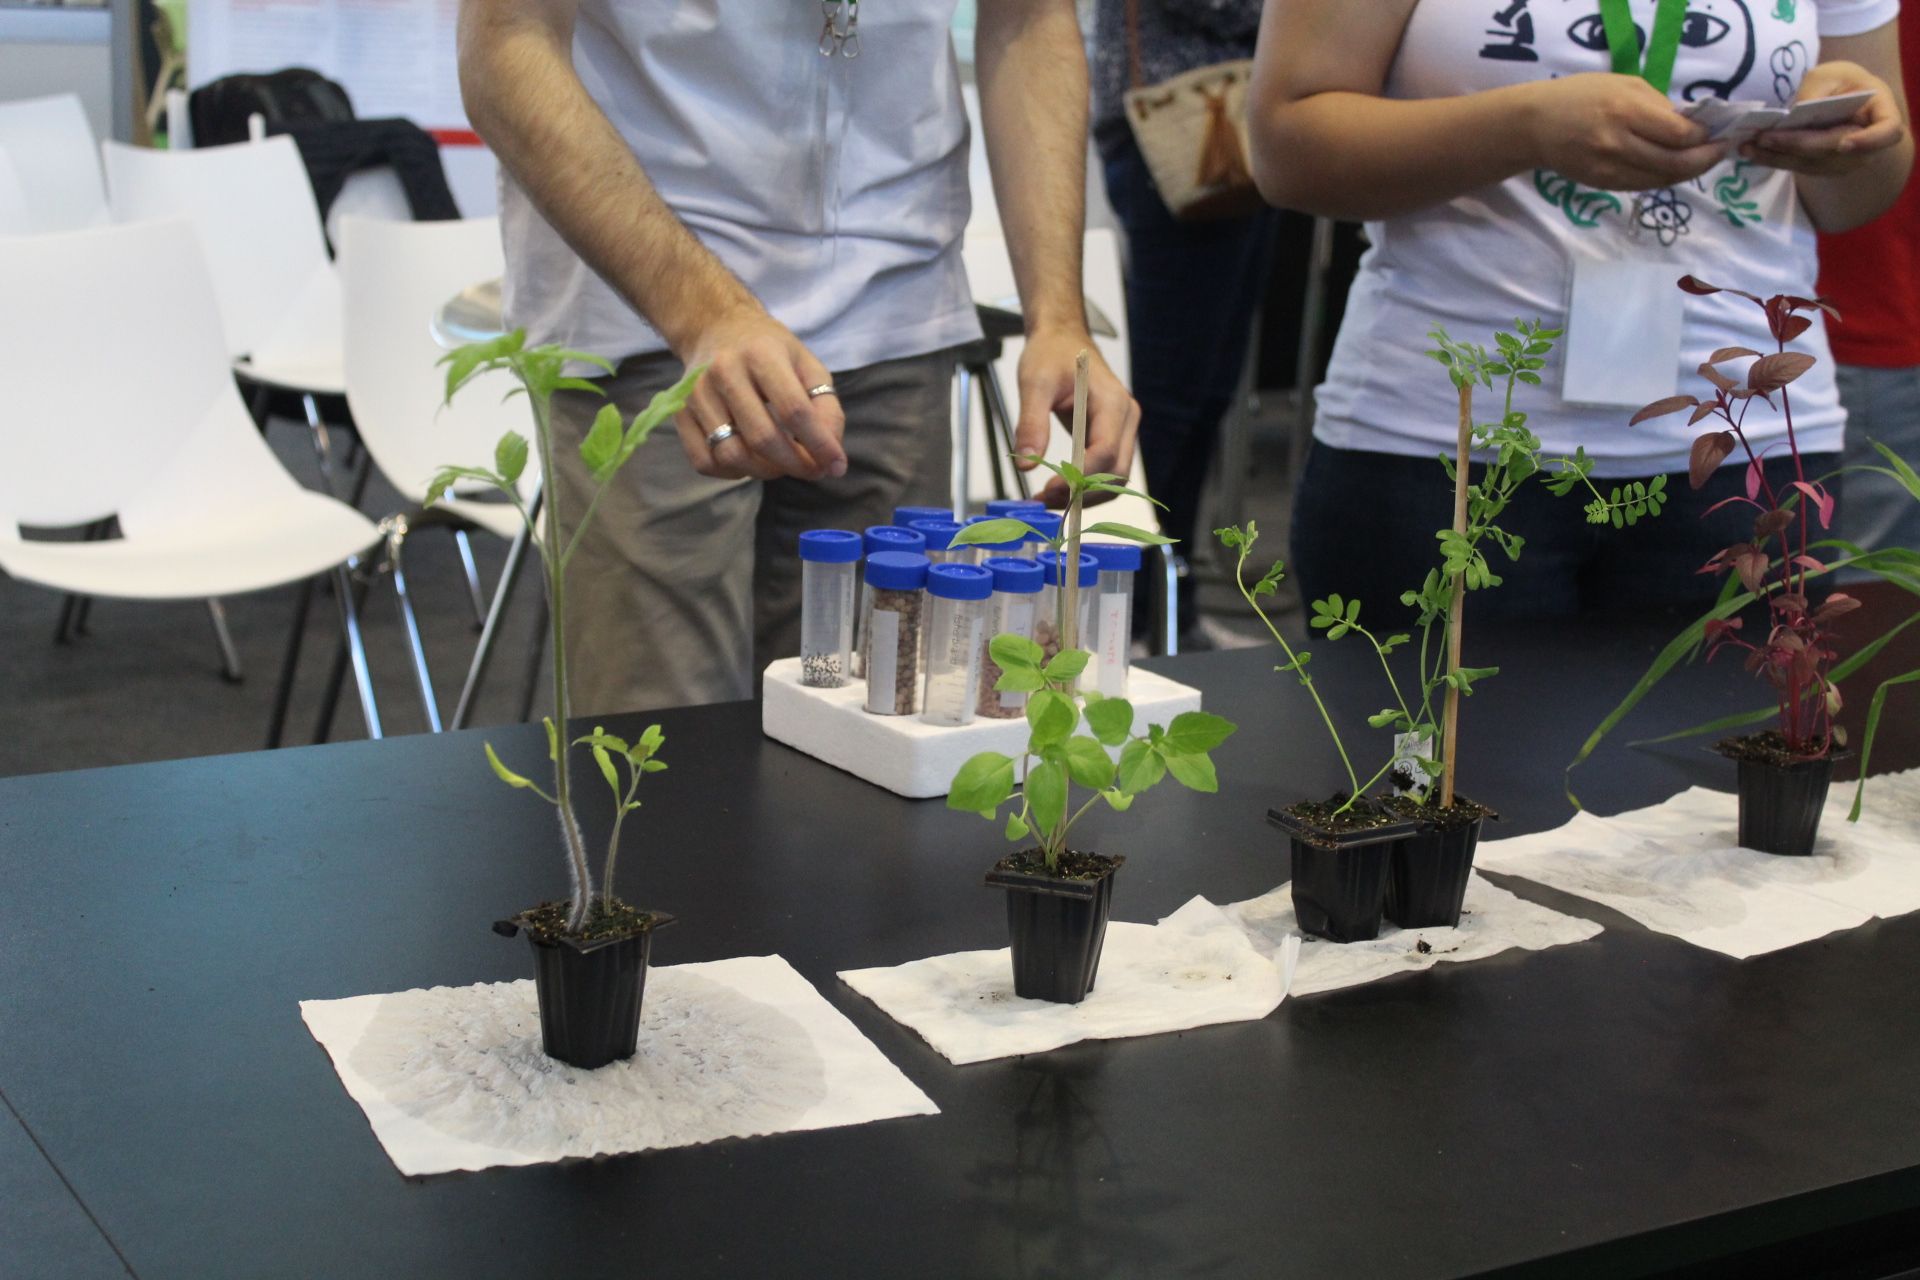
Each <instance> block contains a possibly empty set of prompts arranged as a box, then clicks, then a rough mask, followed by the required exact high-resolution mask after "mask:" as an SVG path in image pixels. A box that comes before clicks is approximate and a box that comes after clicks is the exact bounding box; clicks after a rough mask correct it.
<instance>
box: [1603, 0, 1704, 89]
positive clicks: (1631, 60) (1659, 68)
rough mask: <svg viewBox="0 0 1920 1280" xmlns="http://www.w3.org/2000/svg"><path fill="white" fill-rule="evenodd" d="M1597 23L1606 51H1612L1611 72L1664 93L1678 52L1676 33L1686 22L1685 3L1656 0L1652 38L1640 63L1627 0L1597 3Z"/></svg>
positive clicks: (1683, 0) (1685, 1)
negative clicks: (1642, 81) (1604, 37)
mask: <svg viewBox="0 0 1920 1280" xmlns="http://www.w3.org/2000/svg"><path fill="white" fill-rule="evenodd" d="M1600 21H1601V22H1602V23H1603V24H1604V25H1605V27H1606V30H1607V48H1609V49H1611V50H1612V51H1613V69H1614V70H1615V71H1617V72H1618V73H1620V74H1621V75H1623V76H1640V77H1642V78H1643V79H1645V80H1646V82H1647V83H1648V84H1650V85H1652V86H1653V87H1654V88H1656V89H1658V90H1659V91H1660V92H1662V93H1665V92H1667V89H1668V87H1669V86H1670V85H1672V84H1673V61H1674V58H1675V57H1677V56H1678V55H1679V53H1680V30H1681V28H1682V27H1684V26H1685V25H1686V21H1687V0H1660V7H1659V10H1658V11H1657V12H1656V13H1655V14H1654V19H1653V35H1652V36H1650V37H1649V38H1648V39H1647V60H1646V64H1645V65H1644V66H1642V65H1641V62H1640V32H1639V30H1638V29H1637V28H1636V27H1635V26H1634V25H1633V10H1632V9H1631V8H1629V7H1628V3H1627V0H1600Z"/></svg>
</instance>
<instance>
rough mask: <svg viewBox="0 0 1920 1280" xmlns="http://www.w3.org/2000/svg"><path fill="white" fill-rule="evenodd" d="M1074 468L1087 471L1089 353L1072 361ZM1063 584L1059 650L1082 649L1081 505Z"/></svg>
mask: <svg viewBox="0 0 1920 1280" xmlns="http://www.w3.org/2000/svg"><path fill="white" fill-rule="evenodd" d="M1073 465H1074V468H1075V469H1076V470H1078V471H1081V472H1085V471H1086V469H1087V353H1086V352H1085V351H1084V350H1083V351H1081V352H1080V354H1079V355H1077V356H1075V357H1074V358H1073ZM1060 581H1061V584H1062V586H1063V587H1064V588H1065V590H1064V593H1063V594H1064V597H1065V599H1066V602H1067V616H1066V618H1065V620H1064V625H1062V627H1061V628H1060V637H1061V638H1060V648H1061V650H1062V651H1063V652H1064V651H1065V650H1067V649H1078V648H1079V647H1080V503H1079V502H1075V503H1074V504H1073V509H1072V510H1071V511H1069V512H1068V513H1067V550H1066V558H1065V562H1064V563H1063V564H1061V566H1060Z"/></svg>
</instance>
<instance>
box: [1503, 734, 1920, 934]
mask: <svg viewBox="0 0 1920 1280" xmlns="http://www.w3.org/2000/svg"><path fill="white" fill-rule="evenodd" d="M1867 801H1868V807H1867V809H1866V810H1865V811H1864V812H1863V813H1862V815H1861V819H1860V821H1859V822H1858V823H1850V822H1848V821H1847V810H1848V809H1849V808H1851V807H1852V804H1853V788H1852V787H1851V786H1847V785H1845V784H1843V783H1839V782H1836V783H1835V784H1834V787H1833V790H1832V792H1831V793H1830V794H1829V795H1828V797H1827V807H1826V810H1825V812H1823V813H1822V814H1821V818H1820V837H1819V840H1818V842H1817V843H1816V844H1815V845H1814V853H1813V854H1812V856H1810V857H1804V858H1796V857H1783V856H1781V855H1778V854H1770V853H1756V852H1754V851H1753V850H1751V849H1742V848H1740V847H1739V846H1738V844H1737V843H1736V840H1737V839H1738V820H1739V801H1738V799H1737V798H1736V797H1735V796H1734V795H1732V794H1731V793H1729V792H1725V791H1709V790H1707V789H1705V788H1703V787H1692V788H1689V789H1688V790H1686V791H1683V792H1681V793H1680V794H1679V795H1677V796H1674V797H1673V798H1672V799H1670V800H1665V801H1662V802H1661V803H1660V804H1657V805H1651V806H1649V807H1647V808H1644V809H1635V810H1631V811H1629V812H1627V813H1622V814H1617V815H1615V816H1613V817H1611V818H1602V817H1599V816H1597V815H1595V814H1592V813H1585V812H1582V813H1577V814H1575V815H1574V816H1573V818H1572V819H1571V820H1570V821H1568V822H1567V823H1566V824H1565V825H1564V826H1561V827H1557V828H1555V829H1554V830H1552V831H1545V832H1540V833H1538V834H1535V835H1530V836H1518V837H1515V838H1513V839H1510V840H1492V841H1486V842H1484V843H1482V844H1481V846H1480V855H1479V864H1480V865H1481V866H1482V867H1485V868H1486V869H1487V870H1489V871H1498V872H1503V873H1506V874H1508V875H1515V876H1523V877H1525V878H1526V879H1528V880H1533V881H1537V882H1538V883H1540V884H1544V885H1547V886H1549V887H1551V888H1554V889H1560V890H1563V891H1565V892H1567V893H1571V894H1576V895H1578V896H1579V897H1582V898H1587V899H1590V900H1592V901H1594V902H1598V903H1601V904H1602V905H1604V906H1608V907H1612V908H1613V909H1614V910H1616V911H1618V912H1620V913H1621V914H1623V915H1626V916H1629V917H1631V918H1632V919H1634V920H1637V921H1639V922H1640V923H1641V924H1644V925H1646V926H1647V928H1649V929H1653V930H1656V931H1657V932H1660V933H1668V934H1672V935H1673V936H1675V937H1677V938H1682V939H1684V940H1686V941H1688V942H1691V943H1693V944H1694V945H1696V946H1701V947H1706V948H1707V949H1709V950H1712V951H1718V952H1721V953H1722V954H1724V955H1730V956H1734V957H1736V958H1744V957H1747V956H1754V955H1761V954H1764V953H1765V952H1768V951H1778V950H1780V949H1781V948H1783V947H1791V946H1794V945H1796V944H1798V943H1802V942H1808V941H1811V940H1812V939H1814V938H1820V937H1825V936H1826V935H1827V934H1829V933H1833V932H1835V931H1836V930H1840V929H1851V928H1853V927H1855V926H1856V925H1861V924H1865V923H1866V922H1867V921H1868V920H1871V919H1873V918H1874V917H1875V916H1897V915H1904V914H1905V913H1907V912H1909V911H1913V910H1916V909H1920V770H1908V771H1907V772H1905V773H1897V774H1888V775H1885V776H1883V777H1878V778H1874V779H1872V780H1871V781H1869V782H1868V784H1867Z"/></svg>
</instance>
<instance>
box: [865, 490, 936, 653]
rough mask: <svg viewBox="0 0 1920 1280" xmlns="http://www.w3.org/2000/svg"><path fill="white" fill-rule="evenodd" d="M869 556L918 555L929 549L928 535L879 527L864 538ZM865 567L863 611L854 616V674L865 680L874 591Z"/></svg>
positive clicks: (884, 526)
mask: <svg viewBox="0 0 1920 1280" xmlns="http://www.w3.org/2000/svg"><path fill="white" fill-rule="evenodd" d="M861 540H862V544H863V547H862V549H863V550H864V551H865V552H866V554H867V555H872V554H873V553H874V552H876V551H911V552H914V553H915V554H916V555H917V554H919V553H921V552H924V551H925V550H926V549H927V538H926V535H925V534H922V533H915V532H914V531H913V530H911V529H907V528H903V527H901V526H899V525H891V524H876V525H874V526H872V527H871V528H869V529H868V530H867V531H866V532H865V533H864V534H862V535H861ZM865 567H866V566H865V564H864V563H863V564H862V566H861V570H862V572H861V582H860V608H859V610H858V611H857V612H856V613H855V614H854V621H853V625H854V637H853V674H854V676H855V677H856V678H858V679H862V680H864V679H865V678H866V675H867V615H868V614H870V613H872V612H873V588H872V587H870V586H868V585H867V583H866V574H865Z"/></svg>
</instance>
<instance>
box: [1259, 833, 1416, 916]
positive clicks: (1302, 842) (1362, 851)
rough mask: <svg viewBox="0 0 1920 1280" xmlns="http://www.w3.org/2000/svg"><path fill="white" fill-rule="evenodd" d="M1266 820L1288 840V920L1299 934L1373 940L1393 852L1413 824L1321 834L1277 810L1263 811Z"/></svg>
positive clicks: (1384, 897)
mask: <svg viewBox="0 0 1920 1280" xmlns="http://www.w3.org/2000/svg"><path fill="white" fill-rule="evenodd" d="M1267 821H1269V822H1271V823H1272V824H1273V825H1274V826H1276V827H1279V828H1280V829H1281V830H1282V831H1285V832H1286V833H1287V835H1288V836H1289V838H1290V839H1289V843H1290V844H1291V846H1292V855H1293V915H1294V919H1295V920H1296V921H1297V922H1298V923H1299V925H1300V931H1301V932H1302V933H1306V934H1311V935H1312V936H1314V937H1316V938H1325V939H1327V940H1328V941H1329V942H1368V941H1371V940H1372V939H1374V938H1377V937H1379V936H1380V918H1381V916H1382V915H1384V914H1385V912H1386V907H1387V880H1388V877H1389V873H1390V871H1391V869H1392V865H1393V851H1394V848H1395V846H1396V845H1398V844H1399V843H1400V842H1401V841H1404V840H1405V839H1407V837H1409V836H1411V835H1412V834H1413V833H1414V831H1415V830H1416V829H1417V828H1418V826H1419V824H1418V823H1416V822H1411V821H1409V822H1395V823H1390V824H1388V825H1386V826H1383V827H1369V828H1367V829H1366V830H1364V831H1323V830H1321V829H1320V828H1319V827H1317V826H1315V825H1314V824H1313V823H1311V822H1307V821H1304V820H1302V819H1300V818H1296V817H1294V816H1293V815H1292V814H1290V813H1287V812H1285V811H1283V810H1280V809H1270V810H1268V811H1267Z"/></svg>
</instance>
